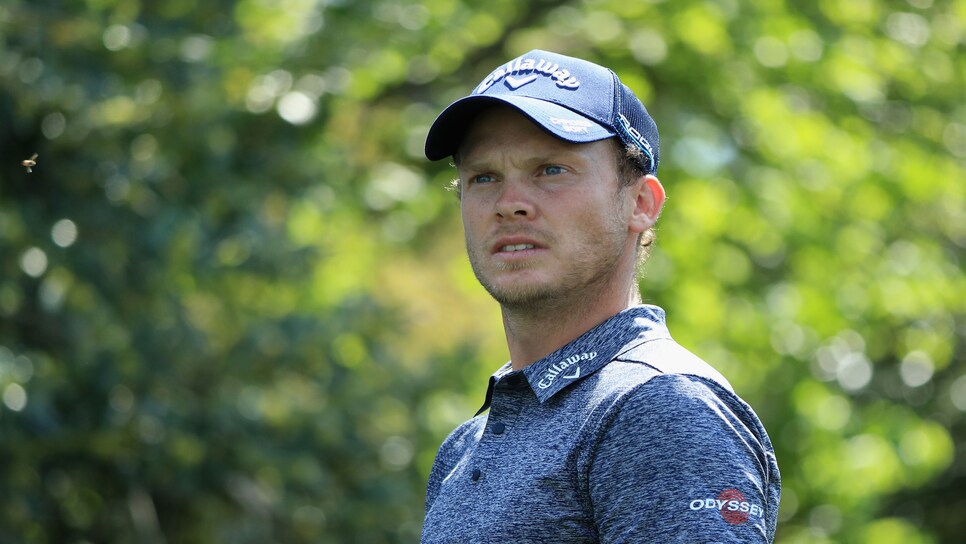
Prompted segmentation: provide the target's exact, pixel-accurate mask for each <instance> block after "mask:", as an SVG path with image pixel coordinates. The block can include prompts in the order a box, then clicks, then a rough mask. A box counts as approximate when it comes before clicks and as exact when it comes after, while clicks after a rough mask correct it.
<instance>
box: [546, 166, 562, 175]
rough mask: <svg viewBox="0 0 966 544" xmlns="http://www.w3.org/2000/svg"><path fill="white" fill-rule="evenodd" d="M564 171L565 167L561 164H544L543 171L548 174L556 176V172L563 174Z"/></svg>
mask: <svg viewBox="0 0 966 544" xmlns="http://www.w3.org/2000/svg"><path fill="white" fill-rule="evenodd" d="M566 172H567V169H566V168H564V167H563V166H557V165H556V164H551V165H550V166H546V167H544V169H543V173H544V174H547V175H548V176H556V175H558V174H564V173H566Z"/></svg>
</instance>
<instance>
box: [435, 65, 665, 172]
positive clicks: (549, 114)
mask: <svg viewBox="0 0 966 544" xmlns="http://www.w3.org/2000/svg"><path fill="white" fill-rule="evenodd" d="M495 104H508V105H510V106H513V107H514V108H516V109H517V110H519V111H520V112H521V113H522V114H524V115H526V116H527V117H529V118H530V119H531V120H532V121H533V122H534V123H536V124H538V125H540V126H541V127H543V128H544V129H545V130H546V131H547V132H549V133H550V134H552V135H554V136H556V137H557V138H560V139H562V140H566V141H568V142H573V143H589V142H596V141H598V140H603V139H606V138H612V137H615V136H616V137H618V138H620V140H621V141H622V142H623V143H624V144H626V145H634V146H637V147H638V148H640V150H641V151H642V152H643V155H644V157H643V163H642V164H641V167H642V169H643V170H644V173H646V174H655V173H657V164H658V158H659V157H658V155H659V152H660V138H659V136H658V133H657V124H655V123H654V120H653V119H651V116H650V115H649V114H648V113H647V109H645V108H644V105H643V104H641V101H640V100H638V98H637V96H635V95H634V93H633V92H632V91H631V90H630V89H629V88H628V87H627V86H626V85H624V84H623V83H621V81H620V79H619V78H618V77H617V74H615V73H614V72H613V71H612V70H610V69H608V68H605V67H603V66H599V65H597V64H594V63H592V62H588V61H586V60H582V59H578V58H574V57H567V56H564V55H559V54H557V53H550V52H548V51H541V50H539V49H534V50H533V51H530V52H529V53H526V54H524V55H522V56H520V57H517V58H515V59H513V60H511V61H510V62H508V63H506V64H504V65H502V66H499V67H498V68H496V69H495V70H493V71H492V72H490V75H488V76H486V78H484V79H483V81H482V82H480V84H479V85H477V86H476V88H475V89H473V92H472V93H471V94H470V95H469V96H466V97H464V98H461V99H459V100H457V101H456V102H453V103H452V104H450V105H449V106H447V108H446V109H445V110H443V113H441V114H440V115H439V117H437V118H436V121H435V122H433V126H432V127H431V128H430V129H429V134H428V135H427V136H426V157H427V158H428V159H430V160H433V161H436V160H440V159H444V158H446V157H450V156H452V155H453V154H454V153H456V151H457V149H458V148H459V145H460V143H461V142H462V141H463V135H464V133H465V132H466V129H467V128H469V124H470V122H471V121H472V120H473V118H474V117H476V115H477V114H479V113H480V112H481V111H482V110H483V109H485V108H487V107H489V106H492V105H495Z"/></svg>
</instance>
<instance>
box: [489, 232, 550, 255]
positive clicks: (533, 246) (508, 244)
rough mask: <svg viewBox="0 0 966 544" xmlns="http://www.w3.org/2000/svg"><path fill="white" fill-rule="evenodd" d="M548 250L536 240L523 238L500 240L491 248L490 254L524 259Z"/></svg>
mask: <svg viewBox="0 0 966 544" xmlns="http://www.w3.org/2000/svg"><path fill="white" fill-rule="evenodd" d="M543 249H547V248H546V246H543V245H541V244H540V243H538V242H537V241H536V240H533V239H531V238H526V237H523V236H512V237H510V236H508V237H504V238H500V239H499V240H497V241H496V243H495V244H493V246H491V247H490V253H492V254H493V255H497V256H501V257H522V256H525V255H532V254H533V253H535V252H537V251H540V250H543Z"/></svg>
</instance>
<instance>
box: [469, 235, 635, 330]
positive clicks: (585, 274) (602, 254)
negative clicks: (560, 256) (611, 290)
mask: <svg viewBox="0 0 966 544" xmlns="http://www.w3.org/2000/svg"><path fill="white" fill-rule="evenodd" d="M604 234H605V236H607V238H608V240H607V241H608V242H610V245H609V246H608V247H604V246H603V245H602V242H604V241H603V240H601V241H600V242H601V243H598V244H594V243H593V242H592V241H591V242H590V243H589V244H588V247H589V248H591V249H590V250H588V251H587V252H585V253H584V254H582V255H579V256H577V257H574V259H573V260H572V261H571V263H570V265H571V266H570V267H569V269H568V270H567V271H566V272H565V273H564V274H563V276H562V277H560V278H559V279H558V281H555V282H553V283H550V282H549V281H543V282H529V281H521V282H516V283H512V284H511V285H509V286H498V285H496V284H495V282H493V281H491V280H490V279H489V278H488V277H487V275H486V274H485V272H484V270H483V267H482V263H481V261H482V259H480V258H478V256H477V255H476V254H475V253H473V252H470V253H469V259H470V265H471V266H472V268H473V273H474V275H475V276H476V279H477V281H479V282H480V285H482V286H483V288H484V289H486V292H487V293H489V294H490V296H491V297H493V299H494V300H496V301H497V302H498V303H499V304H500V306H501V307H502V308H503V309H504V310H505V311H509V312H512V313H523V314H531V315H534V314H545V313H553V312H566V311H568V310H570V311H573V310H576V309H579V308H582V307H583V306H584V305H585V304H593V300H594V299H595V298H596V297H597V296H598V295H599V294H600V293H602V291H603V290H605V289H606V288H607V286H608V284H609V283H610V282H611V281H612V279H613V276H614V274H615V272H616V269H617V267H618V263H619V262H620V260H621V257H622V256H623V252H624V248H623V240H621V239H620V236H619V234H618V233H617V232H608V233H604ZM593 248H597V249H599V251H593V250H592V249H593ZM532 267H533V265H532V264H531V263H526V262H522V263H504V264H502V265H500V267H499V269H498V270H497V272H518V271H524V270H526V269H528V268H532Z"/></svg>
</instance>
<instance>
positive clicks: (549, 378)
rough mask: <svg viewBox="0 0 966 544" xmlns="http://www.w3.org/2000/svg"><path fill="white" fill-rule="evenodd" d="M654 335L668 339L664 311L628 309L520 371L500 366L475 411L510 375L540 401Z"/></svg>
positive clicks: (487, 404) (640, 307)
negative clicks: (520, 379)
mask: <svg viewBox="0 0 966 544" xmlns="http://www.w3.org/2000/svg"><path fill="white" fill-rule="evenodd" d="M657 338H670V334H669V333H668V330H667V325H665V321H664V310H663V309H661V308H659V307H657V306H651V305H641V306H634V307H632V308H628V309H626V310H624V311H622V312H620V313H619V314H616V315H614V316H613V317H610V318H608V319H607V320H606V321H604V322H603V323H601V324H600V325H597V326H596V327H594V328H593V329H590V330H589V331H587V332H585V333H584V334H582V335H580V336H579V337H577V338H576V339H575V340H574V341H572V342H570V343H569V344H567V345H566V346H564V347H562V348H560V349H558V350H557V351H555V352H553V353H551V354H550V355H547V356H546V357H544V358H543V359H540V360H539V361H537V362H535V363H533V364H532V365H530V366H528V367H526V368H524V369H523V370H522V371H513V369H512V366H511V363H509V362H508V363H506V364H505V365H503V366H502V367H500V369H499V370H497V371H496V372H495V373H494V374H493V376H491V377H490V384H489V387H488V388H487V391H486V402H485V403H484V404H483V407H482V408H480V411H479V412H477V414H480V413H482V412H483V411H485V410H486V409H487V408H489V406H490V400H491V398H492V396H493V388H494V386H495V385H496V383H497V382H499V381H500V380H503V379H505V378H507V377H508V376H510V375H513V374H518V373H522V374H523V375H524V376H525V377H526V379H527V383H528V384H529V385H530V388H531V389H532V390H533V393H534V394H535V395H536V397H537V400H539V401H540V403H541V404H543V403H544V402H546V401H547V399H549V398H551V397H553V396H554V395H556V394H557V393H558V392H560V391H561V390H563V389H565V388H566V387H568V386H570V385H571V384H574V383H576V382H578V381H580V380H582V379H584V378H586V377H587V376H589V375H591V374H593V373H594V372H597V371H598V370H600V369H601V368H602V367H603V366H604V365H606V364H607V363H609V362H611V361H612V360H613V359H614V358H615V357H617V355H619V354H621V353H623V352H625V351H627V350H629V349H631V348H634V347H636V346H639V345H640V344H643V343H644V342H647V341H649V340H655V339H657Z"/></svg>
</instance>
